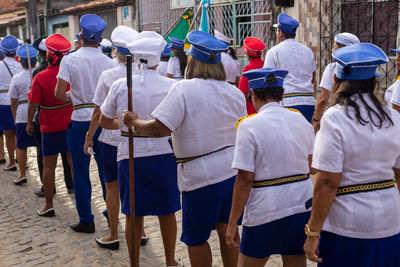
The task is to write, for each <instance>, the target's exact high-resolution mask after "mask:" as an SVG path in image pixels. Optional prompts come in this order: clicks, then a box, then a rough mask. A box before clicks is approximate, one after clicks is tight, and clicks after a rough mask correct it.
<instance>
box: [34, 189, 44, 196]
mask: <svg viewBox="0 0 400 267" xmlns="http://www.w3.org/2000/svg"><path fill="white" fill-rule="evenodd" d="M35 195H37V196H38V197H44V191H43V189H38V190H36V191H35Z"/></svg>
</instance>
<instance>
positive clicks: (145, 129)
mask: <svg viewBox="0 0 400 267" xmlns="http://www.w3.org/2000/svg"><path fill="white" fill-rule="evenodd" d="M122 118H123V120H124V124H125V125H126V126H127V127H128V128H131V127H132V126H133V127H134V128H135V129H136V130H139V131H140V132H142V133H143V134H144V135H146V136H150V137H164V136H168V135H170V134H171V132H172V131H171V130H170V129H168V127H167V126H165V125H164V124H163V123H162V122H160V121H159V120H157V119H153V120H149V121H145V120H139V119H138V115H137V113H136V112H135V111H133V112H130V111H125V112H124V114H123V115H122Z"/></svg>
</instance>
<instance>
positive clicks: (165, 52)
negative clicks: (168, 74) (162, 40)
mask: <svg viewBox="0 0 400 267" xmlns="http://www.w3.org/2000/svg"><path fill="white" fill-rule="evenodd" d="M170 53H171V46H170V45H169V44H166V45H165V47H164V50H163V51H162V52H161V57H168V56H169V54H170Z"/></svg>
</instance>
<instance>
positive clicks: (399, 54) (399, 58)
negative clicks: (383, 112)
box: [384, 47, 400, 111]
mask: <svg viewBox="0 0 400 267" xmlns="http://www.w3.org/2000/svg"><path fill="white" fill-rule="evenodd" d="M392 51H394V52H396V60H395V66H396V70H397V76H396V80H395V82H394V83H393V84H392V85H391V86H390V87H389V88H388V89H386V91H385V95H384V99H385V103H386V106H387V107H389V108H391V107H392V105H393V104H392V97H393V93H394V92H396V94H397V98H398V97H399V96H400V95H398V94H399V93H400V89H398V88H399V87H400V82H399V80H400V47H399V48H397V49H392ZM394 101H395V102H397V104H394V106H393V108H397V110H399V111H400V99H397V101H396V100H395V99H394ZM396 106H397V107H396Z"/></svg>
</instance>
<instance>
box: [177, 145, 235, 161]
mask: <svg viewBox="0 0 400 267" xmlns="http://www.w3.org/2000/svg"><path fill="white" fill-rule="evenodd" d="M230 147H233V145H229V146H224V147H222V148H220V149H217V150H214V151H211V152H208V153H206V154H203V155H199V156H193V157H187V158H177V157H175V155H174V159H175V161H176V162H177V163H186V162H189V161H192V160H195V159H198V158H201V157H204V156H208V155H211V154H214V153H217V152H220V151H222V150H225V149H227V148H230Z"/></svg>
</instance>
